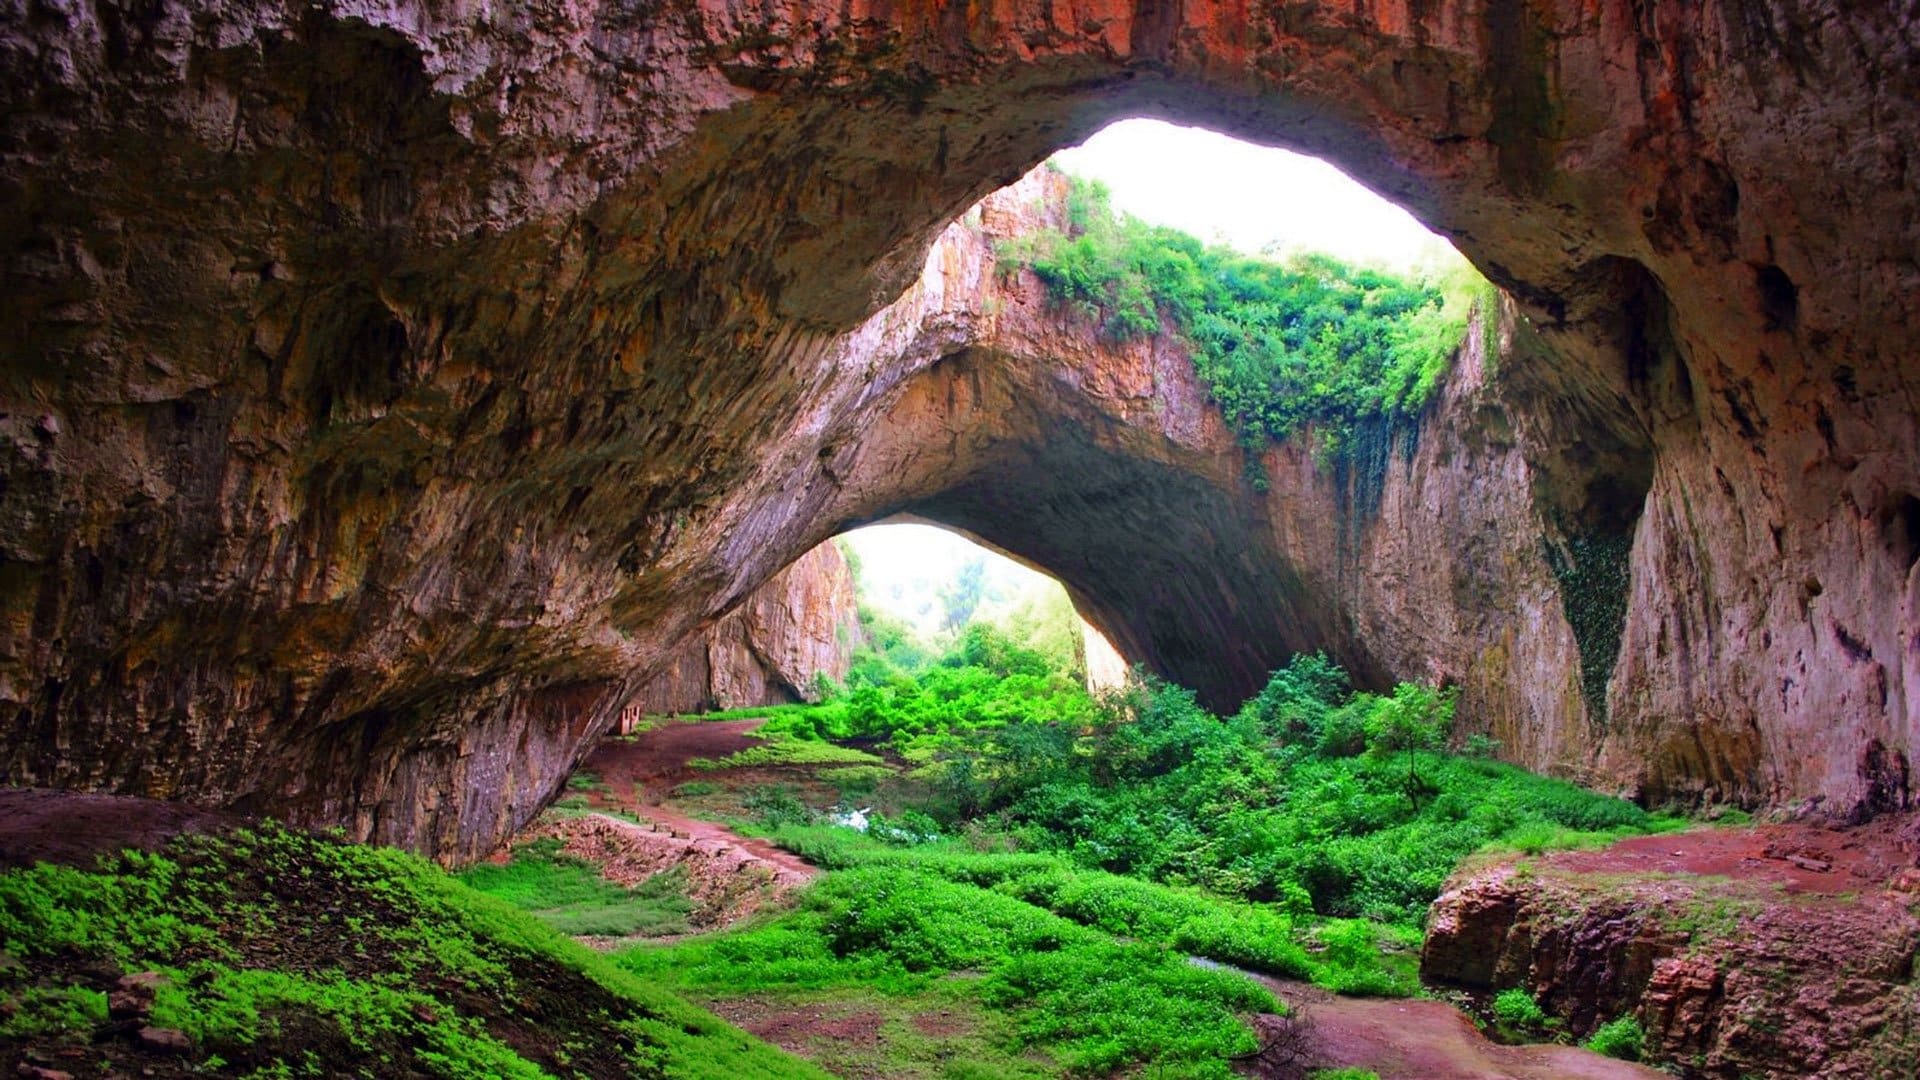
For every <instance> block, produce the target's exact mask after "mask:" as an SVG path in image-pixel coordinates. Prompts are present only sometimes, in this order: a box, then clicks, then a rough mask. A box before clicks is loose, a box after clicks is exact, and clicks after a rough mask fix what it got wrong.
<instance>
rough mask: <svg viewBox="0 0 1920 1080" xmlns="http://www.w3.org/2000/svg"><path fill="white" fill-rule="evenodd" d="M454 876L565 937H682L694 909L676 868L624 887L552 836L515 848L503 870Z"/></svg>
mask: <svg viewBox="0 0 1920 1080" xmlns="http://www.w3.org/2000/svg"><path fill="white" fill-rule="evenodd" d="M456 876H457V877H458V878H459V879H460V880H461V881H462V882H464V883H465V884H466V885H467V886H468V887H470V888H472V889H475V890H477V891H479V892H482V893H486V894H487V895H489V896H494V897H498V898H499V899H501V900H505V901H506V902H507V903H509V904H512V905H513V906H514V907H517V908H519V909H521V910H522V911H525V912H527V913H528V914H530V915H532V916H533V917H534V918H536V919H539V920H540V921H541V922H543V923H545V924H546V925H548V926H550V927H552V928H553V929H554V930H557V931H559V932H560V933H562V934H567V935H569V936H576V937H578V936H590V937H631V936H645V937H660V936H664V935H667V934H684V933H686V932H687V930H688V926H687V915H688V914H689V913H690V912H692V910H693V902H692V901H691V900H689V899H687V880H686V873H685V872H684V871H682V870H680V869H679V868H677V867H676V868H674V869H672V870H668V871H666V872H664V873H660V874H656V875H654V876H653V877H650V878H648V879H647V880H646V881H643V882H641V883H640V884H639V885H637V886H635V887H634V888H631V889H629V888H626V887H624V886H621V885H616V884H614V883H613V882H610V881H608V880H606V879H605V878H603V877H601V876H600V873H599V871H598V870H597V869H595V868H594V866H593V864H591V863H588V862H586V861H585V860H583V859H576V858H574V857H572V856H569V855H565V854H562V853H561V852H560V842H559V841H558V840H555V839H552V838H547V839H542V840H536V841H534V842H533V843H531V844H526V845H523V846H522V847H520V848H518V849H516V850H515V851H514V853H513V858H512V861H510V862H508V863H507V864H506V865H504V866H496V865H492V864H488V863H480V864H477V865H475V866H472V867H469V868H467V869H466V870H463V871H461V872H460V873H459V874H457V875H456Z"/></svg>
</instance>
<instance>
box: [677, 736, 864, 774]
mask: <svg viewBox="0 0 1920 1080" xmlns="http://www.w3.org/2000/svg"><path fill="white" fill-rule="evenodd" d="M687 764H689V765H691V766H692V767H694V768H696V769H707V770H713V769H740V768H746V767H749V766H755V765H838V766H849V765H882V764H884V762H883V761H882V759H880V758H879V757H877V756H876V755H873V754H869V753H867V752H866V751H864V750H855V749H852V748H851V747H846V746H836V745H834V744H833V743H829V742H818V741H815V740H811V739H795V738H790V737H787V736H774V737H772V738H770V739H768V740H767V741H766V742H764V743H761V744H760V745H759V746H750V747H748V748H746V749H745V750H739V751H736V752H734V753H731V754H728V755H727V756H726V757H723V758H720V759H719V760H717V761H716V760H714V759H712V758H694V759H693V760H692V761H690V762H688V763H687Z"/></svg>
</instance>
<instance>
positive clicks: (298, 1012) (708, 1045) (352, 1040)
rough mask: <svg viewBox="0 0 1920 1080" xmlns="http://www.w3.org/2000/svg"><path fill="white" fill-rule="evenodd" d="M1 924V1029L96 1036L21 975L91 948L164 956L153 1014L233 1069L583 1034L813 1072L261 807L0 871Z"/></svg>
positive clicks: (769, 1068) (697, 1067)
mask: <svg viewBox="0 0 1920 1080" xmlns="http://www.w3.org/2000/svg"><path fill="white" fill-rule="evenodd" d="M0 942H4V949H5V951H6V952H7V953H9V954H10V955H12V956H13V957H15V958H17V959H18V960H19V961H20V963H18V964H14V965H8V966H7V967H5V968H0V997H4V998H7V999H11V1000H13V1001H15V1002H16V1009H15V1011H14V1013H13V1015H12V1017H11V1018H10V1021H9V1023H10V1024H11V1025H12V1027H11V1028H10V1029H9V1030H8V1031H7V1033H6V1034H7V1036H8V1037H11V1038H21V1037H28V1036H30V1035H31V1036H33V1037H36V1038H40V1039H47V1038H64V1039H67V1040H69V1041H70V1042H72V1043H75V1044H77V1045H78V1046H82V1047H85V1046H88V1045H89V1044H90V1043H91V1039H92V1029H93V1028H94V1027H96V1026H97V1024H98V1023H99V1021H100V1020H101V1019H103V1018H104V1012H105V1008H104V1001H102V1000H101V999H100V998H99V996H98V995H97V994H93V993H92V992H90V991H63V992H57V993H49V992H47V991H45V990H44V989H43V988H41V987H39V986H38V985H36V984H35V982H33V980H35V979H37V978H41V977H43V975H44V977H64V976H60V975H58V974H57V973H60V972H71V971H75V970H87V971H93V970H98V969H99V968H101V967H105V968H108V969H109V970H111V969H114V968H117V969H119V970H121V971H126V972H133V971H157V972H159V973H161V974H162V975H164V976H165V977H166V978H167V982H166V984H165V985H163V986H162V987H161V988H160V989H159V990H158V992H157V994H156V997H155V1000H154V1004H153V1020H154V1022H155V1023H156V1024H159V1025H161V1026H165V1027H173V1028H177V1029H179V1030H181V1031H184V1032H186V1033H187V1034H188V1035H189V1036H190V1037H191V1038H192V1039H193V1040H194V1051H193V1053H194V1054H195V1056H196V1060H198V1061H199V1063H200V1064H201V1065H202V1066H203V1067H204V1066H213V1067H226V1066H229V1065H230V1066H232V1067H233V1069H234V1070H235V1072H236V1073H239V1074H251V1075H256V1076H279V1075H290V1074H293V1073H295V1072H298V1073H299V1074H301V1075H318V1074H321V1072H323V1071H324V1072H325V1073H326V1074H330V1075H356V1074H362V1073H364V1074H366V1075H403V1074H404V1075H418V1076H442V1077H477V1076H498V1077H528V1078H531V1077H539V1076H546V1075H550V1073H549V1067H551V1068H553V1069H555V1070H557V1071H565V1070H560V1069H559V1066H560V1062H559V1060H558V1059H557V1057H551V1056H549V1055H548V1053H547V1052H546V1051H543V1050H542V1049H541V1047H542V1046H543V1045H547V1046H556V1047H557V1046H558V1045H559V1041H560V1040H565V1039H578V1040H580V1041H582V1043H583V1044H588V1045H591V1046H592V1047H593V1048H595V1050H594V1052H595V1053H598V1054H599V1055H600V1057H599V1058H598V1060H599V1062H600V1064H598V1065H596V1066H594V1068H595V1069H598V1070H600V1071H602V1072H610V1071H619V1072H629V1071H630V1072H632V1073H633V1074H635V1075H642V1076H662V1075H667V1074H669V1073H671V1074H672V1075H676V1076H680V1075H684V1076H688V1077H695V1076H698V1077H710V1078H715V1080H717V1078H720V1077H732V1076H741V1075H768V1076H818V1075H821V1074H820V1073H819V1072H818V1071H817V1070H814V1069H812V1068H811V1067H810V1066H807V1065H806V1064H805V1063H803V1062H798V1061H794V1060H793V1059H790V1058H786V1057H784V1056H783V1055H780V1054H778V1053H776V1052H774V1051H772V1050H771V1049H770V1048H767V1047H764V1046H761V1045H758V1044H754V1043H751V1042H750V1041H748V1040H746V1039H745V1038H744V1037H742V1036H741V1035H740V1033H739V1032H737V1031H734V1030H733V1029H731V1028H728V1027H726V1026H725V1025H724V1024H721V1023H720V1022H719V1021H717V1020H715V1019H714V1018H712V1017H711V1016H708V1015H706V1014H704V1013H701V1012H699V1011H698V1010H696V1009H693V1008H692V1007H690V1006H688V1005H686V1004H685V1003H684V1002H681V1001H679V1000H678V999H675V998H673V997H671V996H669V995H666V994H662V993H661V992H659V991H658V990H656V989H654V988H652V987H649V986H646V985H644V984H642V983H640V982H638V981H636V980H635V979H634V978H633V977H632V976H631V975H629V974H627V973H625V972H624V971H621V970H619V969H618V968H615V967H613V966H612V965H611V964H609V963H608V962H607V961H605V960H604V959H603V958H601V957H598V956H596V955H593V954H590V953H588V952H586V951H585V950H584V949H581V948H580V947H579V946H578V945H575V944H574V943H572V942H570V941H567V940H566V939H564V938H561V937H558V936H557V935H555V934H554V933H553V932H552V931H551V930H549V929H547V928H546V927H544V926H542V925H541V924H540V923H538V922H536V921H534V920H532V919H531V918H529V917H528V916H526V915H524V914H522V913H521V912H519V911H517V910H515V909H513V908H511V907H509V906H507V905H505V904H503V903H501V902H499V901H497V900H494V899H492V898H490V897H487V896H485V895H482V894H480V893H477V892H475V891H473V890H471V889H469V888H467V887H465V886H464V885H461V884H460V883H458V882H456V881H454V880H453V879H452V878H450V877H448V876H447V875H446V874H444V873H442V872H441V871H440V870H438V869H437V868H435V867H433V866H431V865H429V864H427V863H425V862H422V861H421V860H419V859H416V858H413V857H411V856H408V855H404V854H401V853H399V852H396V851H392V850H387V849H379V848H364V847H356V846H351V845H346V844H341V843H336V842H331V841H327V840H322V839H318V838H315V837H312V836H307V835H304V834H300V833H295V832H291V831H288V830H285V829H282V828H279V827H277V826H272V825H268V826H265V827H262V828H259V829H252V830H237V831H235V832H233V833H231V834H230V835H228V836H224V837H204V836H185V837H181V838H178V839H176V840H175V841H173V842H172V843H171V844H170V845H169V846H168V847H167V848H166V849H165V850H164V851H162V852H161V853H158V854H145V853H141V852H135V851H128V852H124V853H122V854H121V855H119V856H116V857H113V858H111V859H103V860H102V861H101V863H100V865H99V866H98V868H96V869H93V870H80V869H76V868H71V867H59V866H50V865H45V864H41V865H37V866H34V867H30V868H26V869H15V870H8V871H6V872H4V873H0ZM36 972H38V973H43V975H37V974H36ZM536 1031H537V1032H541V1033H543V1039H547V1040H551V1041H549V1042H544V1043H543V1042H542V1041H541V1040H532V1041H530V1040H529V1039H528V1037H527V1035H528V1033H529V1032H536ZM509 1036H511V1037H509ZM95 1052H105V1051H98V1050H96V1051H95Z"/></svg>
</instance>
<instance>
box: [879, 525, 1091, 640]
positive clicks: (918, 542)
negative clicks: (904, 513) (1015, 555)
mask: <svg viewBox="0 0 1920 1080" xmlns="http://www.w3.org/2000/svg"><path fill="white" fill-rule="evenodd" d="M842 539H844V540H845V541H846V542H847V544H848V545H849V546H851V547H852V548H853V550H854V552H855V553H856V554H858V555H859V556H860V587H861V590H862V592H863V594H864V595H865V597H866V600H867V602H868V603H870V604H874V605H876V606H878V607H880V608H883V609H885V610H887V611H889V612H892V613H893V614H895V615H897V616H899V617H900V618H902V619H905V620H906V621H907V622H909V623H912V624H913V625H915V626H917V627H919V628H920V631H921V632H922V633H923V634H928V635H931V634H932V633H933V632H934V631H936V630H938V629H939V628H940V621H941V615H942V614H943V613H944V608H943V607H942V605H941V602H940V597H939V589H940V586H941V585H942V584H944V583H946V582H948V581H951V580H952V579H953V578H954V576H955V575H956V574H957V573H958V572H959V570H960V567H961V566H962V565H963V564H965V563H966V562H967V561H968V560H970V559H973V558H976V557H977V558H979V559H981V560H982V561H983V562H984V563H985V564H986V573H985V575H984V577H985V582H986V592H987V593H988V595H990V596H997V597H998V598H999V599H1001V600H1003V601H1008V602H1011V601H1015V600H1018V599H1019V598H1021V597H1023V596H1026V595H1028V594H1030V593H1032V592H1034V591H1036V590H1040V589H1048V588H1053V589H1057V588H1059V587H1060V586H1059V584H1058V583H1057V582H1055V581H1054V580H1053V579H1052V578H1050V577H1048V576H1046V575H1045V574H1040V573H1035V572H1034V571H1032V570H1029V569H1027V568H1026V567H1025V566H1023V565H1021V564H1020V563H1017V562H1014V561H1013V560H1012V559H1009V558H1007V557H1006V556H1004V555H1001V554H1000V553H999V552H996V551H993V550H991V549H989V548H984V547H981V546H980V545H978V544H976V543H974V542H973V541H971V540H968V539H967V538H966V537H964V536H961V535H960V534H958V533H952V532H948V531H947V530H945V529H942V528H939V527H937V526H934V525H920V524H914V523H907V522H902V523H897V524H888V525H869V526H867V527H866V528H864V529H855V530H853V531H852V532H849V533H845V534H843V536H842Z"/></svg>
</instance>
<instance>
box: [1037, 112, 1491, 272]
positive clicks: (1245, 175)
mask: <svg viewBox="0 0 1920 1080" xmlns="http://www.w3.org/2000/svg"><path fill="white" fill-rule="evenodd" d="M1053 161H1054V163H1055V164H1056V165H1058V166H1060V167H1061V168H1062V169H1064V170H1066V171H1067V172H1069V173H1072V174H1074V175H1075V176H1082V177H1086V178H1088V179H1093V180H1099V181H1101V182H1103V183H1105V184H1106V185H1107V187H1108V188H1110V189H1112V191H1113V206H1114V208H1115V209H1116V210H1123V211H1125V212H1127V213H1130V214H1133V215H1134V216H1136V217H1139V218H1143V219H1145V220H1147V221H1151V222H1153V223H1155V224H1158V225H1170V226H1172V227H1174V228H1177V229H1181V230H1184V231H1186V232H1189V233H1192V234H1193V235H1195V236H1197V237H1199V238H1200V239H1202V240H1208V241H1212V240H1225V241H1226V242H1227V243H1229V244H1231V245H1232V246H1234V247H1236V248H1238V249H1240V250H1241V251H1244V252H1247V253H1248V254H1259V253H1260V251H1261V250H1262V249H1263V248H1265V247H1267V246H1268V245H1270V244H1274V245H1278V246H1279V248H1280V249H1281V250H1282V251H1286V250H1292V249H1295V248H1305V249H1310V250H1316V251H1326V252H1330V253H1332V254H1334V255H1337V256H1339V257H1340V258H1342V259H1344V260H1346V261H1348V262H1359V263H1381V264H1384V265H1387V266H1390V267H1394V268H1398V269H1403V270H1404V269H1409V268H1412V267H1414V266H1418V265H1422V264H1425V263H1431V262H1433V261H1434V260H1435V259H1436V258H1446V257H1448V256H1449V255H1450V254H1451V253H1452V251H1453V248H1452V246H1451V245H1449V244H1448V243H1447V241H1446V240H1445V239H1443V238H1441V237H1439V236H1436V235H1435V234H1433V233H1431V232H1428V231H1427V229H1426V227H1425V226H1423V225H1421V224H1420V223H1419V222H1418V221H1415V220H1414V218H1413V215H1411V214H1409V213H1407V212H1406V211H1405V210H1402V209H1400V208H1399V207H1398V206H1395V205H1394V204H1393V203H1391V202H1388V201H1387V200H1385V199H1383V198H1381V197H1380V196H1378V195H1375V194H1374V193H1373V192H1372V191H1370V190H1368V189H1367V188H1366V187H1364V186H1362V185H1361V184H1360V183H1359V182H1358V181H1356V180H1353V179H1350V178H1349V177H1348V176H1347V175H1346V174H1345V173H1343V172H1341V171H1340V170H1339V169H1336V168H1334V167H1333V166H1331V165H1329V164H1327V163H1326V162H1324V161H1321V160H1320V159H1319V158H1312V157H1307V156H1306V155H1304V154H1296V153H1293V152H1292V151H1289V150H1275V149H1272V148H1270V147H1264V146H1255V145H1253V144H1252V143H1244V142H1240V141H1239V140H1237V139H1230V138H1228V137H1227V136H1225V135H1220V134H1216V133H1214V132H1211V131H1206V130H1203V129H1200V128H1187V127H1178V126H1176V125H1173V124H1169V123H1166V122H1164V121H1160V120H1122V121H1120V122H1119V123H1117V124H1112V125H1109V126H1108V127H1106V128H1105V129H1103V130H1102V131H1100V132H1099V134H1097V135H1095V136H1093V138H1091V139H1088V140H1087V141H1086V142H1085V143H1084V144H1082V145H1080V146H1077V147H1073V148H1070V149H1066V150H1062V151H1060V152H1059V153H1057V154H1055V155H1054V156H1053Z"/></svg>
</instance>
